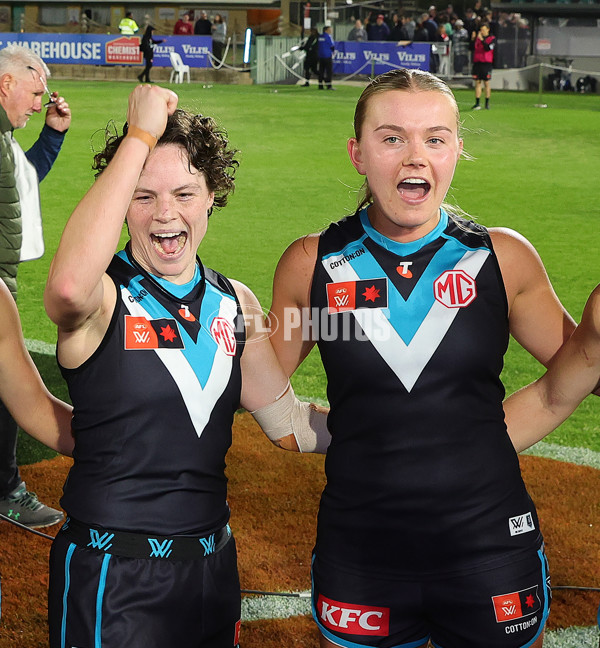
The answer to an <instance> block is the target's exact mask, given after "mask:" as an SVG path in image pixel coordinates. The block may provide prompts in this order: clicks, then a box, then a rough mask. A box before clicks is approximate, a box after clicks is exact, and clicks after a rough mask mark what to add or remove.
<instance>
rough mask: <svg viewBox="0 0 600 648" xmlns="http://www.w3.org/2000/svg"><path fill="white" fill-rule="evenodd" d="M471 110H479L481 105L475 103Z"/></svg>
mask: <svg viewBox="0 0 600 648" xmlns="http://www.w3.org/2000/svg"><path fill="white" fill-rule="evenodd" d="M471 110H481V106H480V105H479V104H475V105H474V106H473V107H472V108H471Z"/></svg>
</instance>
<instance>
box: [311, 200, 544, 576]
mask: <svg viewBox="0 0 600 648" xmlns="http://www.w3.org/2000/svg"><path fill="white" fill-rule="evenodd" d="M311 307H312V308H313V309H317V310H313V318H315V319H316V320H318V321H315V322H314V326H315V327H316V330H317V332H318V345H319V349H320V352H321V357H322V360H323V364H324V366H325V370H326V372H327V378H328V397H329V402H330V404H331V413H330V415H329V419H328V425H329V428H330V430H331V432H332V435H333V440H332V443H331V446H330V448H329V450H328V453H327V459H326V472H327V485H326V487H325V490H324V492H323V495H322V499H321V507H320V511H319V520H318V534H317V547H316V550H317V553H318V555H319V556H320V557H323V558H324V559H325V560H328V561H331V562H333V563H337V564H340V565H342V566H343V567H344V568H346V569H350V570H359V571H363V572H365V571H366V572H377V573H379V574H384V575H385V574H389V573H394V574H396V575H406V576H407V577H409V578H410V577H412V576H414V577H417V575H418V577H419V578H422V577H427V575H432V576H433V575H435V576H440V575H442V574H452V573H466V572H469V571H471V570H480V569H484V568H485V567H486V566H492V565H494V566H495V565H501V564H503V563H504V562H507V561H511V560H513V559H514V558H515V556H516V555H517V554H519V553H520V552H522V551H523V550H525V549H528V548H531V547H537V546H538V545H539V542H540V541H541V535H540V532H539V524H538V520H537V515H536V512H535V508H534V505H533V503H532V501H531V499H530V497H529V495H528V494H527V491H526V489H525V486H524V484H523V481H522V478H521V474H520V469H519V463H518V459H517V455H516V453H515V451H514V449H513V446H512V444H511V442H510V439H509V437H508V435H507V433H506V427H505V423H504V413H503V409H502V399H503V397H504V389H503V386H502V383H501V381H500V377H499V376H500V372H501V370H502V366H503V356H504V353H505V352H506V349H507V344H508V339H509V326H508V308H507V299H506V293H505V289H504V284H503V280H502V276H501V274H500V269H499V266H498V262H497V259H496V256H495V254H494V251H493V248H492V244H491V241H490V237H489V234H488V232H487V230H486V229H485V228H483V227H481V226H479V225H476V224H474V223H472V222H470V221H466V220H462V219H458V218H455V217H451V218H449V217H448V215H447V214H446V213H445V212H444V211H443V210H442V214H441V219H440V223H439V224H438V226H437V227H436V228H435V230H433V231H432V232H430V233H429V234H427V235H426V236H425V237H424V238H422V239H420V240H418V241H414V242H411V243H397V242H395V241H392V240H390V239H387V238H385V237H384V236H382V235H381V234H379V232H377V231H376V230H375V229H374V228H373V227H372V226H371V224H370V222H369V220H368V217H367V212H366V210H363V211H362V212H360V213H358V214H355V215H354V216H351V217H349V218H346V219H343V220H342V221H340V222H338V223H335V224H333V225H331V226H330V227H329V228H328V229H327V230H326V231H325V232H323V233H322V235H321V237H320V242H319V253H318V259H317V263H316V267H315V273H314V279H313V285H312V290H311Z"/></svg>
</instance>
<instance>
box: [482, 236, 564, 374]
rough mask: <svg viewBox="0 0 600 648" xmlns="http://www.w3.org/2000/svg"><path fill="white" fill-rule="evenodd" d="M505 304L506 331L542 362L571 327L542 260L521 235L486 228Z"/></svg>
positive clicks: (544, 361) (545, 364)
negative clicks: (507, 308)
mask: <svg viewBox="0 0 600 648" xmlns="http://www.w3.org/2000/svg"><path fill="white" fill-rule="evenodd" d="M490 234H491V235H492V241H493V244H494V249H495V251H496V254H497V257H498V262H499V264H500V270H501V271H502V278H503V279H504V285H505V287H506V294H507V298H508V306H509V321H510V332H511V334H512V335H513V337H514V338H515V339H516V340H517V342H519V344H521V346H523V347H524V348H525V349H527V350H528V351H529V353H531V355H533V356H534V357H535V358H537V360H539V361H540V362H541V363H542V364H543V365H544V366H548V364H549V362H550V360H551V359H552V357H553V356H554V354H555V353H556V352H557V351H558V349H559V348H560V347H561V346H562V344H563V342H564V341H565V340H567V339H568V338H569V336H570V335H571V333H572V332H573V331H574V330H575V322H574V320H573V318H572V317H571V316H570V315H569V313H568V312H567V311H566V310H565V308H564V307H563V305H562V304H561V303H560V300H559V299H558V297H557V296H556V293H555V292H554V289H553V288H552V285H551V283H550V280H549V278H548V275H547V273H546V270H545V268H544V265H543V263H542V260H541V259H540V257H539V255H538V253H537V252H536V250H535V248H534V247H533V246H532V245H531V243H529V241H527V240H526V239H525V238H524V237H522V236H521V235H520V234H517V233H516V232H513V231H512V230H508V229H492V230H490Z"/></svg>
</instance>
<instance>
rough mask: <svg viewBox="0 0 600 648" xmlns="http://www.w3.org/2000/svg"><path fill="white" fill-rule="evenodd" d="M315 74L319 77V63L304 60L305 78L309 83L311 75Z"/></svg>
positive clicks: (312, 60)
mask: <svg viewBox="0 0 600 648" xmlns="http://www.w3.org/2000/svg"><path fill="white" fill-rule="evenodd" d="M311 72H312V73H313V74H314V75H315V76H316V77H318V76H319V61H318V60H314V59H310V60H309V59H308V57H307V58H305V59H304V78H305V79H306V80H307V81H309V80H310V73H311Z"/></svg>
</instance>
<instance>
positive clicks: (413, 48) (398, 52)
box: [333, 41, 431, 76]
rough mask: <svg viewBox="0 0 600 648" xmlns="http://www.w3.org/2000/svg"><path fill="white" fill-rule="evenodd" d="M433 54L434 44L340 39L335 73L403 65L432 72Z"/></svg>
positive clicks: (365, 72)
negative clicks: (432, 46)
mask: <svg viewBox="0 0 600 648" xmlns="http://www.w3.org/2000/svg"><path fill="white" fill-rule="evenodd" d="M430 53H431V43H411V44H410V45H406V46H399V45H397V44H396V43H385V42H377V41H371V42H368V41H367V42H364V41H361V42H357V41H336V43H335V52H334V53H333V73H334V74H343V75H344V76H348V75H349V74H356V73H358V74H372V73H374V74H382V73H383V72H387V71H388V70H391V69H395V68H399V67H403V68H411V69H418V70H426V71H428V70H429V56H430ZM373 66H374V68H375V69H373Z"/></svg>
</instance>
